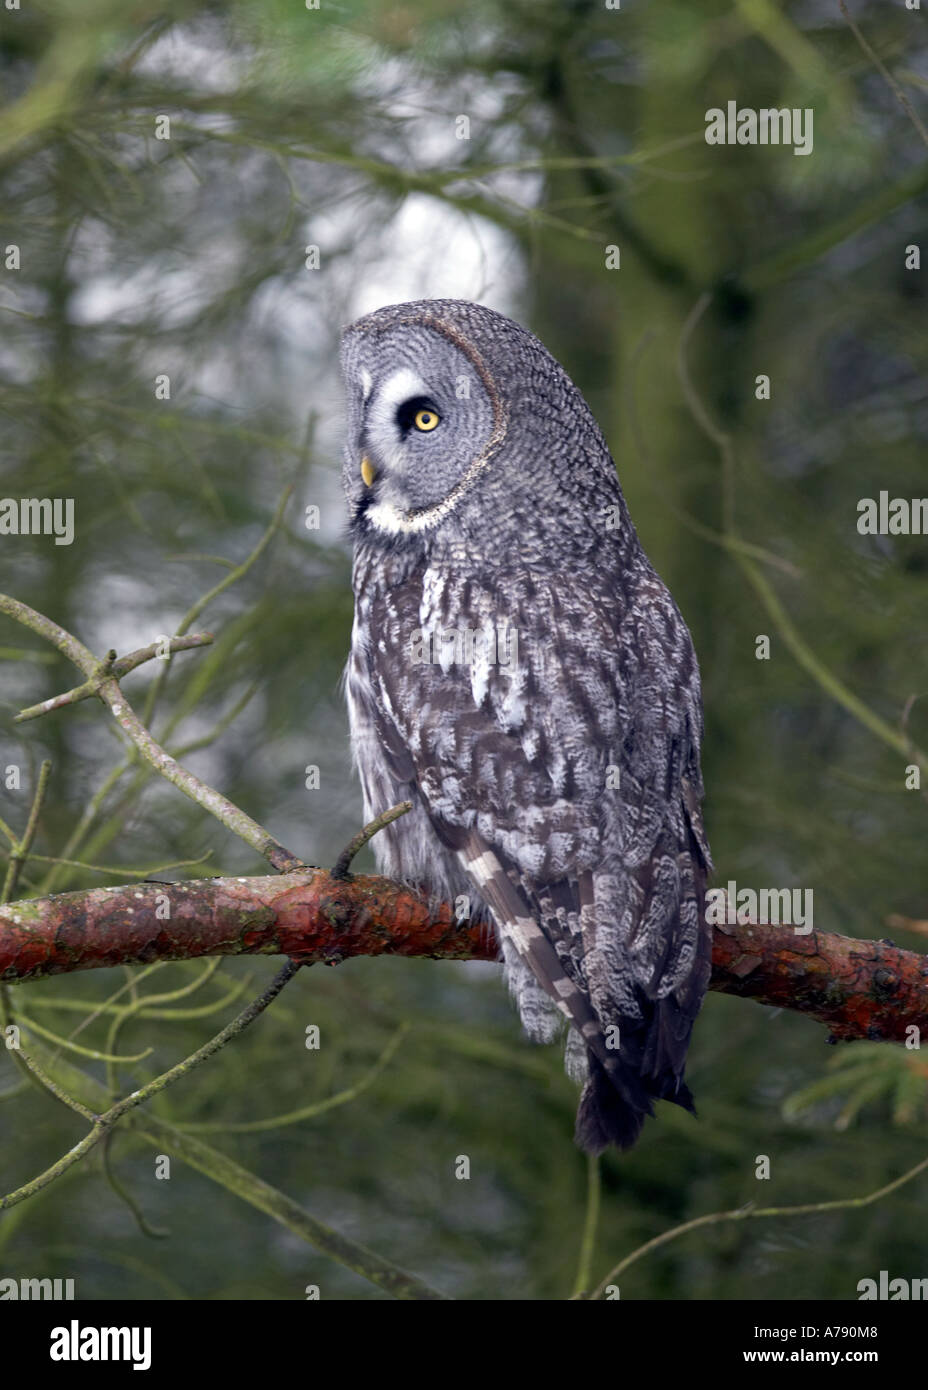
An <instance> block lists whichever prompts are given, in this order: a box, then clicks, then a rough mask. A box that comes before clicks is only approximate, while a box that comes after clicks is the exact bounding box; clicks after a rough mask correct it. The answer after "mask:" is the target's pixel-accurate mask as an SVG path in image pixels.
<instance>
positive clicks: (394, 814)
mask: <svg viewBox="0 0 928 1390" xmlns="http://www.w3.org/2000/svg"><path fill="white" fill-rule="evenodd" d="M411 810H412V802H411V801H401V802H399V804H398V805H396V806H391V807H390V809H389V811H384V812H383V814H382V815H380V816H378V817H377V819H376V820H372V821H371V822H370V824H369V825H365V827H364V829H363V830H359V831H358V833H357V835H355V837H354V839H353V840H351V841H349V843H348V844H347V845H346V846H345V848H344V849H343V850H342V852H341V854H340V855H339V856H338V858H337V859H336V861H335V867H334V869H333V870H332V872H331V874H330V875H329V877H330V878H349V877H350V875H349V873H348V868H349V866H350V864H351V861H352V859H354V857H355V855H356V854H360V852H361V850H362V849H363V848H364V846H365V845H366V844H367V842H368V840H371V839H373V837H374V836H375V835H376V834H377V831H378V830H383V828H384V827H385V826H387V825H390V824H391V822H393V821H395V820H399V818H400V816H405V815H406V812H407V811H411Z"/></svg>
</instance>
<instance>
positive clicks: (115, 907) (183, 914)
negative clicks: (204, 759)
mask: <svg viewBox="0 0 928 1390" xmlns="http://www.w3.org/2000/svg"><path fill="white" fill-rule="evenodd" d="M215 955H231V956H237V955H285V956H289V957H290V958H291V959H292V960H294V961H297V962H299V963H300V964H303V965H312V964H316V963H318V962H320V961H321V962H323V963H328V964H335V963H337V962H338V961H340V960H345V959H348V958H349V957H351V956H377V955H399V956H427V957H431V958H433V959H437V960H496V959H497V949H496V942H495V939H494V936H493V933H492V931H491V930H490V928H489V927H488V926H487V924H486V923H484V922H467V921H465V922H462V923H459V922H457V921H456V920H455V914H454V909H453V907H452V906H451V904H450V903H438V902H434V901H432V902H430V901H429V899H428V898H427V897H426V896H425V895H423V894H418V893H416V892H414V891H413V890H411V889H410V888H408V887H406V886H404V885H403V884H400V883H395V882H393V881H392V880H391V879H387V878H380V877H376V876H373V875H366V874H359V875H357V876H353V877H351V878H348V879H343V878H336V877H335V876H333V875H332V874H329V873H326V872H325V871H324V870H322V869H314V870H306V871H305V872H299V873H289V874H275V875H273V876H272V877H267V878H263V877H258V878H210V879H201V880H192V881H190V882H187V883H132V884H127V885H125V886H124V887H119V888H91V889H88V890H86V891H83V892H77V893H57V894H55V895H54V896H53V897H51V898H34V899H24V900H22V901H20V902H17V903H10V904H9V905H7V906H6V907H0V980H2V981H4V982H7V983H20V982H24V981H27V980H36V979H41V978H43V977H45V976H48V975H59V974H65V973H68V972H70V971H72V970H91V969H98V968H100V967H103V966H112V965H125V964H140V963H146V964H147V963H148V962H150V961H156V960H160V961H169V960H190V959H192V958H195V957H201V956H215ZM712 965H713V970H712V984H711V988H712V989H714V990H718V991H720V992H721V993H723V994H736V995H739V996H740V997H741V998H744V999H754V1000H755V1001H756V1002H757V1003H760V1004H769V1005H772V1006H774V1007H777V1008H784V1009H790V1010H792V1011H794V1012H798V1013H803V1014H807V1015H808V1016H809V1017H811V1018H815V1019H818V1021H819V1022H820V1023H824V1024H826V1025H827V1026H828V1028H829V1029H830V1035H831V1038H832V1039H833V1040H835V1041H837V1040H841V1041H847V1040H850V1039H853V1038H870V1039H873V1040H886V1041H890V1040H891V1041H896V1042H902V1041H905V1040H906V1037H907V1036H909V1035H907V1033H906V1029H907V1028H912V1027H915V1028H918V1029H919V1030H920V1031H921V1032H923V1033H925V1034H926V1035H928V956H924V955H919V954H918V953H916V952H914V951H905V950H901V949H900V948H899V947H897V946H894V945H893V944H892V943H891V942H887V941H860V940H857V939H855V938H852V937H847V936H838V935H836V934H833V933H829V932H820V931H813V932H811V933H809V934H808V935H800V934H798V933H797V932H796V931H795V930H794V928H792V927H786V926H765V925H759V924H757V923H753V922H752V923H737V924H735V925H726V926H721V927H716V929H715V938H714V942H713V955H712Z"/></svg>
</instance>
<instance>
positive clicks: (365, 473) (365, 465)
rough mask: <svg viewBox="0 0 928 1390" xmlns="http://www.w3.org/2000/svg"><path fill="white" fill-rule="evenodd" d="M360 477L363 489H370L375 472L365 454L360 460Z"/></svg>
mask: <svg viewBox="0 0 928 1390" xmlns="http://www.w3.org/2000/svg"><path fill="white" fill-rule="evenodd" d="M361 477H362V478H363V479H364V486H365V487H370V486H371V484H372V483H373V481H374V479H375V478H376V477H377V470H376V468H375V467H374V465H373V464H372V463H371V461H370V459H369V458H368V456H367V454H365V455H364V457H363V458H362V460H361Z"/></svg>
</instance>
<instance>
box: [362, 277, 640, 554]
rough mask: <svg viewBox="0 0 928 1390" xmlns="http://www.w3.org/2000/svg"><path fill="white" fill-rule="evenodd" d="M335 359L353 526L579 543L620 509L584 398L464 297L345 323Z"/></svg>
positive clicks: (515, 333) (407, 535)
mask: <svg viewBox="0 0 928 1390" xmlns="http://www.w3.org/2000/svg"><path fill="white" fill-rule="evenodd" d="M341 360H342V371H343V374H344V380H345V390H346V413H347V425H348V429H347V438H346V443H345V461H344V474H343V477H344V485H345V491H346V494H347V497H348V502H349V508H350V512H351V522H352V528H353V530H354V532H355V535H356V536H357V535H358V534H363V535H367V536H371V537H376V536H380V537H383V538H385V539H386V538H390V540H391V542H392V543H394V544H396V543H402V542H403V540H404V539H405V540H406V541H408V542H409V543H416V542H420V543H421V542H425V543H426V544H427V545H430V546H432V545H434V544H435V543H436V542H438V541H439V540H440V539H447V538H448V537H449V536H451V537H454V538H456V539H458V540H459V541H464V542H465V543H467V544H468V545H469V546H471V547H472V548H474V549H479V550H480V551H481V552H483V553H485V554H487V555H490V554H493V553H495V551H496V547H498V546H501V545H502V546H508V547H509V548H510V550H511V546H512V544H513V542H514V540H516V539H518V542H519V545H520V548H521V549H522V550H523V551H524V550H526V549H531V547H532V545H533V544H534V545H535V546H536V547H540V548H544V545H545V544H546V543H548V542H549V541H551V540H552V539H554V538H557V540H558V542H559V543H560V544H561V545H563V543H564V541H565V538H566V539H567V540H568V541H571V542H572V543H573V544H574V545H577V544H580V545H582V546H584V547H586V548H589V547H591V546H595V545H596V544H597V543H600V542H601V540H602V538H603V534H604V530H605V527H604V512H605V510H606V509H607V508H609V507H611V508H612V510H613V512H614V511H615V508H616V506H619V507H621V509H622V512H623V515H624V504H623V503H622V500H621V492H620V490H619V485H618V479H617V477H616V472H615V466H614V464H613V462H612V459H611V458H610V456H609V451H608V449H607V447H606V444H605V441H604V440H603V437H602V435H601V433H600V431H599V428H598V427H597V425H596V422H595V420H594V419H593V416H592V414H591V413H590V410H589V408H588V407H587V405H586V402H585V401H584V399H583V397H582V396H581V394H580V392H579V391H578V390H577V388H576V387H575V386H574V385H573V383H572V382H571V380H570V378H569V377H568V376H567V374H566V372H564V370H563V368H562V367H561V366H560V365H559V364H558V363H557V362H556V361H555V359H554V358H553V357H552V356H551V354H550V353H549V352H548V351H547V349H546V348H545V347H544V346H543V344H542V343H541V342H539V340H538V339H537V338H536V337H534V335H533V334H531V333H529V332H527V331H526V330H525V329H524V328H521V327H520V326H519V325H518V324H516V323H514V322H513V321H512V320H511V319H507V318H504V317H503V315H501V314H497V313H494V312H493V310H491V309H487V308H484V307H483V306H482V305H479V304H472V303H470V302H469V301H467V300H455V299H427V300H418V301H414V302H411V303H408V304H395V305H391V306H389V307H388V308H384V309H378V310H377V311H376V312H375V313H372V314H368V315H366V316H365V317H364V318H362V319H359V320H358V321H357V322H356V323H354V324H352V325H351V326H350V327H349V328H347V329H346V330H345V332H344V334H343V337H342V354H341Z"/></svg>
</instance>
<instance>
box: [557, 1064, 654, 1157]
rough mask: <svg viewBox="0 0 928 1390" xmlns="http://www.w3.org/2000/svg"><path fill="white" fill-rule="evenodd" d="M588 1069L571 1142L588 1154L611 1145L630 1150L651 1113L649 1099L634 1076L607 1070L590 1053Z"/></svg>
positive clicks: (652, 1111)
mask: <svg viewBox="0 0 928 1390" xmlns="http://www.w3.org/2000/svg"><path fill="white" fill-rule="evenodd" d="M589 1067H590V1074H589V1079H588V1080H587V1082H586V1084H585V1085H584V1087H583V1091H582V1092H581V1094H580V1106H579V1109H578V1110H577V1126H576V1129H575V1130H574V1139H575V1141H576V1143H577V1144H578V1145H579V1147H580V1148H581V1149H583V1151H584V1153H588V1154H600V1153H602V1151H603V1149H606V1148H608V1147H609V1145H610V1144H615V1145H617V1146H618V1148H620V1149H630V1148H631V1147H632V1146H633V1145H634V1144H636V1143H637V1141H638V1136H639V1134H640V1133H641V1126H642V1125H643V1124H644V1121H645V1116H647V1115H653V1114H654V1108H653V1106H652V1105H651V1101H650V1097H649V1096H648V1093H647V1091H645V1089H644V1087H643V1086H642V1084H641V1082H640V1080H639V1079H638V1078H637V1077H634V1078H630V1077H628V1076H627V1075H623V1074H622V1072H621V1071H619V1070H612V1068H610V1069H609V1070H607V1069H606V1067H605V1066H604V1065H603V1063H602V1061H601V1060H600V1058H599V1057H597V1056H596V1054H595V1053H594V1052H590V1054H589Z"/></svg>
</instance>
